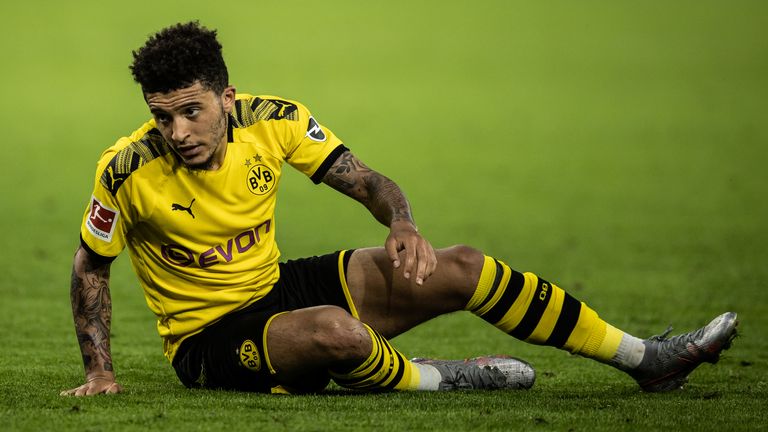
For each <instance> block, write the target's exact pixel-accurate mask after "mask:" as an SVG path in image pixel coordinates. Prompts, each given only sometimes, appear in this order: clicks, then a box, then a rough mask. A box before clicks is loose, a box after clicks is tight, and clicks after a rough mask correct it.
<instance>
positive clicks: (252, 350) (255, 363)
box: [239, 339, 261, 372]
mask: <svg viewBox="0 0 768 432" xmlns="http://www.w3.org/2000/svg"><path fill="white" fill-rule="evenodd" d="M239 354H240V363H242V364H243V366H245V367H246V368H248V369H250V370H252V371H254V372H258V371H259V369H261V359H260V358H259V351H258V350H257V349H256V344H255V343H253V341H252V340H250V339H246V340H245V341H244V342H243V344H242V345H240V352H239Z"/></svg>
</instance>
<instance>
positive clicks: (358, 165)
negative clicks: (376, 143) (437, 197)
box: [323, 151, 413, 226]
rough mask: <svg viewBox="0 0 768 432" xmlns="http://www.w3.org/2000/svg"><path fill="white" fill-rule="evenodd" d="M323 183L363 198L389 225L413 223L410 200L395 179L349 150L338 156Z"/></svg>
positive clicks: (371, 209)
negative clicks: (400, 222)
mask: <svg viewBox="0 0 768 432" xmlns="http://www.w3.org/2000/svg"><path fill="white" fill-rule="evenodd" d="M323 182H324V183H325V184H327V185H328V186H331V187H332V188H334V189H336V190H337V191H339V192H341V193H343V194H344V195H347V196H349V197H351V198H354V199H356V200H357V201H360V202H361V203H362V204H363V205H365V206H366V207H367V208H368V210H370V212H371V213H372V214H373V215H374V217H375V218H376V219H377V220H378V221H379V222H381V223H382V224H384V225H386V226H389V225H390V224H391V223H392V222H393V221H396V220H407V221H410V222H413V219H412V218H411V208H410V205H409V204H408V200H406V199H405V196H404V195H403V193H402V191H401V190H400V188H399V187H398V186H397V185H396V184H395V182H393V181H392V180H390V179H388V178H387V177H385V176H383V175H381V174H379V173H378V172H376V171H374V170H372V169H370V168H368V167H367V166H366V165H365V164H364V163H363V162H361V161H360V160H359V159H358V158H356V157H355V155H353V154H352V153H351V152H349V151H345V152H344V153H342V154H341V156H339V158H338V159H336V162H334V163H333V165H331V168H329V169H328V172H327V173H326V174H325V177H323Z"/></svg>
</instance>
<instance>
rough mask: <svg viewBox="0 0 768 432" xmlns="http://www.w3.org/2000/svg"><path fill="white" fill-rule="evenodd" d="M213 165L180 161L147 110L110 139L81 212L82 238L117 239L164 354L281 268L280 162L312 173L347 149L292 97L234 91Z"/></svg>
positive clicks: (112, 245) (317, 176)
mask: <svg viewBox="0 0 768 432" xmlns="http://www.w3.org/2000/svg"><path fill="white" fill-rule="evenodd" d="M228 123H229V126H228V133H227V141H228V145H227V150H226V154H225V157H224V161H223V163H222V165H221V167H220V169H218V170H215V171H206V170H191V169H188V168H187V167H186V166H184V165H183V164H182V163H180V162H179V161H178V160H177V159H176V157H175V155H174V154H173V152H172V150H171V149H170V148H169V146H168V144H167V143H166V142H165V140H164V139H163V137H162V135H161V134H160V132H159V131H158V129H157V128H156V125H155V122H154V120H150V121H149V122H147V123H145V124H144V125H143V126H141V127H140V128H139V129H138V130H136V131H135V132H133V133H132V134H131V135H130V136H128V137H123V138H121V139H119V140H118V141H117V143H116V144H115V145H113V146H112V147H110V148H109V149H107V150H106V151H105V152H104V153H103V154H102V155H101V158H100V160H99V162H98V165H97V170H96V178H95V181H94V188H93V194H92V196H91V199H90V202H89V204H88V206H87V208H86V210H85V214H84V215H83V223H82V225H81V229H80V236H81V243H82V245H83V246H84V247H85V248H86V249H88V250H89V251H90V252H91V253H95V254H98V255H100V256H102V257H106V258H113V257H116V256H117V255H118V254H119V253H120V252H121V251H122V250H123V249H124V248H125V247H127V248H128V253H129V255H130V258H131V264H132V266H133V269H134V271H135V272H136V275H137V276H138V279H139V282H140V284H141V286H142V288H143V290H144V296H145V298H146V301H147V305H149V308H150V309H151V310H152V312H154V313H155V315H156V316H157V318H158V320H157V329H158V332H159V333H160V336H161V337H162V338H163V343H164V352H165V356H166V357H167V358H168V359H169V360H172V359H173V356H174V355H175V353H176V350H177V349H178V347H179V345H180V344H181V342H182V341H183V340H184V339H185V338H187V337H189V336H191V335H193V334H195V333H198V332H200V331H201V330H202V329H203V328H205V327H206V326H208V325H209V324H211V323H213V322H215V321H217V320H218V319H220V318H221V317H222V316H224V315H225V314H228V313H230V312H233V311H236V310H239V309H242V308H244V307H246V306H248V305H249V304H251V303H253V302H255V301H257V300H259V299H260V298H262V297H264V296H265V295H266V294H267V293H268V292H269V291H270V289H271V288H272V286H273V285H274V284H275V282H276V281H277V280H278V278H279V276H280V275H279V268H278V264H277V263H278V258H279V256H280V251H279V250H278V248H277V244H276V243H275V220H274V213H275V202H276V194H277V191H278V187H279V183H280V176H281V170H282V165H283V161H286V162H288V163H289V164H290V165H292V166H293V167H294V168H296V169H298V170H299V171H301V172H303V173H304V174H306V175H307V176H309V177H310V178H311V179H312V180H313V181H314V182H315V183H319V182H320V181H321V180H322V178H323V176H324V175H325V173H326V172H327V170H328V168H330V166H331V165H332V164H333V162H335V160H336V159H337V158H338V156H339V155H341V153H343V152H344V151H345V150H347V149H346V147H344V145H343V144H342V143H341V141H340V140H339V139H338V138H337V137H336V136H335V135H334V134H333V133H332V132H331V131H330V130H328V129H327V128H325V127H323V126H321V125H320V124H318V123H317V121H315V119H314V118H313V117H312V116H311V114H310V113H309V111H308V110H307V109H306V108H305V107H304V106H303V105H301V104H300V103H298V102H295V101H291V100H286V99H281V98H277V97H274V96H252V95H248V94H238V95H237V97H236V101H235V106H234V109H233V112H232V114H231V115H230V116H229V122H228Z"/></svg>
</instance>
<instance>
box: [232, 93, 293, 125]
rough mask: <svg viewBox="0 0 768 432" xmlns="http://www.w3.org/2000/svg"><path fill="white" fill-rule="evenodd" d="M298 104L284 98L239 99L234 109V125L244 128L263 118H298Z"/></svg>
mask: <svg viewBox="0 0 768 432" xmlns="http://www.w3.org/2000/svg"><path fill="white" fill-rule="evenodd" d="M298 119H299V111H298V107H297V106H296V104H294V103H291V102H288V101H285V100H282V99H261V98H258V97H253V98H250V99H238V100H236V101H235V106H234V108H233V110H232V120H233V122H232V123H233V125H234V127H237V128H244V127H248V126H251V125H253V124H255V123H256V122H258V121H261V120H294V121H295V120H298Z"/></svg>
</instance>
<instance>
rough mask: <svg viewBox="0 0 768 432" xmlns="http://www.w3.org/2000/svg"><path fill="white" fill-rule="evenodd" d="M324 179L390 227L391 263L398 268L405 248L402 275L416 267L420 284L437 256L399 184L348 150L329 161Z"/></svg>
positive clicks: (387, 245)
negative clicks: (419, 229)
mask: <svg viewBox="0 0 768 432" xmlns="http://www.w3.org/2000/svg"><path fill="white" fill-rule="evenodd" d="M323 182H325V184H327V185H329V186H331V187H332V188H334V189H336V190H337V191H339V192H341V193H343V194H345V195H347V196H349V197H351V198H354V199H355V200H357V201H359V202H360V203H362V204H363V205H364V206H365V207H367V208H368V210H369V211H370V212H371V214H372V215H373V216H374V217H375V218H376V220H378V221H379V222H381V224H382V225H384V226H388V227H389V237H387V241H386V242H385V243H384V249H386V251H387V255H389V258H390V259H391V260H392V264H393V265H394V267H395V268H400V265H401V264H402V263H401V262H400V257H399V255H398V253H399V252H401V251H405V267H404V269H403V276H405V278H406V279H410V278H411V274H413V272H414V271H415V272H416V284H417V285H423V284H424V281H425V280H427V278H428V277H429V276H430V275H431V274H432V273H433V272H434V271H435V268H437V257H436V255H435V250H434V249H433V248H432V245H431V244H429V242H428V241H427V240H425V239H424V238H423V237H422V236H421V234H419V231H418V230H417V229H416V225H415V224H414V223H413V217H412V216H411V206H410V204H408V200H407V199H406V198H405V195H403V192H402V191H401V190H400V187H398V186H397V184H395V182H393V181H392V180H390V179H389V178H387V177H385V176H383V175H381V174H379V173H378V172H376V171H374V170H372V169H370V168H368V167H367V166H366V165H365V164H364V163H363V162H361V161H360V160H359V159H357V158H356V157H355V156H354V155H353V154H352V153H350V152H349V150H347V151H345V152H344V153H342V154H341V155H340V156H339V157H338V159H336V162H334V163H333V165H331V167H330V168H329V169H328V172H326V173H325V176H324V177H323Z"/></svg>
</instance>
